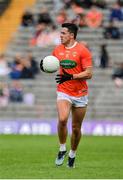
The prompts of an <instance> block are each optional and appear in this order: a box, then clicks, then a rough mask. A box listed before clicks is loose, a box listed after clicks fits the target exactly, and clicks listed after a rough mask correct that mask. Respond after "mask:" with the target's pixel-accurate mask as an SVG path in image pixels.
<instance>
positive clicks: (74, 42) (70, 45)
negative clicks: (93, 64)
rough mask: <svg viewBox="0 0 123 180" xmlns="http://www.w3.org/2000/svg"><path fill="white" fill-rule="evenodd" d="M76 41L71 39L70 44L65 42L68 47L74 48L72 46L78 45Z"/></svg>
mask: <svg viewBox="0 0 123 180" xmlns="http://www.w3.org/2000/svg"><path fill="white" fill-rule="evenodd" d="M76 43H77V42H76V41H75V40H73V41H70V43H68V44H65V47H66V48H72V47H74V46H75V45H76Z"/></svg>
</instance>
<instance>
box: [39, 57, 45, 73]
mask: <svg viewBox="0 0 123 180" xmlns="http://www.w3.org/2000/svg"><path fill="white" fill-rule="evenodd" d="M40 69H41V70H42V71H44V68H43V59H41V62H40Z"/></svg>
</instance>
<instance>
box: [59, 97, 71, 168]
mask: <svg viewBox="0 0 123 180" xmlns="http://www.w3.org/2000/svg"><path fill="white" fill-rule="evenodd" d="M70 110H71V103H70V102H69V101H68V100H63V99H59V100H57V111H58V137H59V143H60V149H59V153H58V156H57V158H56V161H55V164H56V165H62V164H63V161H64V157H65V154H66V139H67V121H68V117H69V114H70Z"/></svg>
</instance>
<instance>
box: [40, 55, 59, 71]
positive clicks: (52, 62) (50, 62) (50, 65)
mask: <svg viewBox="0 0 123 180" xmlns="http://www.w3.org/2000/svg"><path fill="white" fill-rule="evenodd" d="M59 67H60V62H59V60H58V59H57V58H56V57H55V56H52V55H50V56H46V57H45V58H44V59H43V69H44V71H45V72H46V73H54V72H56V71H57V70H58V69H59Z"/></svg>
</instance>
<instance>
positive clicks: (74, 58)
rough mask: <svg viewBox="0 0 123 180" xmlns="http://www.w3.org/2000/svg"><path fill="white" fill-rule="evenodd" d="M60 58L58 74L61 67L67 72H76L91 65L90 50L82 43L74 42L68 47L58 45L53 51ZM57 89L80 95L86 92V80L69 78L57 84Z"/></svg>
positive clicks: (72, 94) (76, 95)
mask: <svg viewBox="0 0 123 180" xmlns="http://www.w3.org/2000/svg"><path fill="white" fill-rule="evenodd" d="M52 54H53V55H54V56H56V57H57V58H58V59H59V60H60V74H62V71H63V69H64V70H65V71H66V72H67V73H69V74H78V73H80V72H83V71H84V70H85V69H86V68H88V67H92V55H91V52H90V51H89V50H88V48H87V47H85V46H84V45H83V44H81V43H78V42H75V43H74V45H73V46H72V47H70V48H67V47H65V46H64V45H62V44H61V45H58V46H57V47H56V48H55V49H54V51H53V53H52ZM57 91H59V92H63V93H66V94H68V95H70V96H75V97H80V96H85V95H87V94H88V86H87V83H86V80H80V79H79V80H78V79H76V80H69V81H66V82H64V83H62V84H58V86H57Z"/></svg>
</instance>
